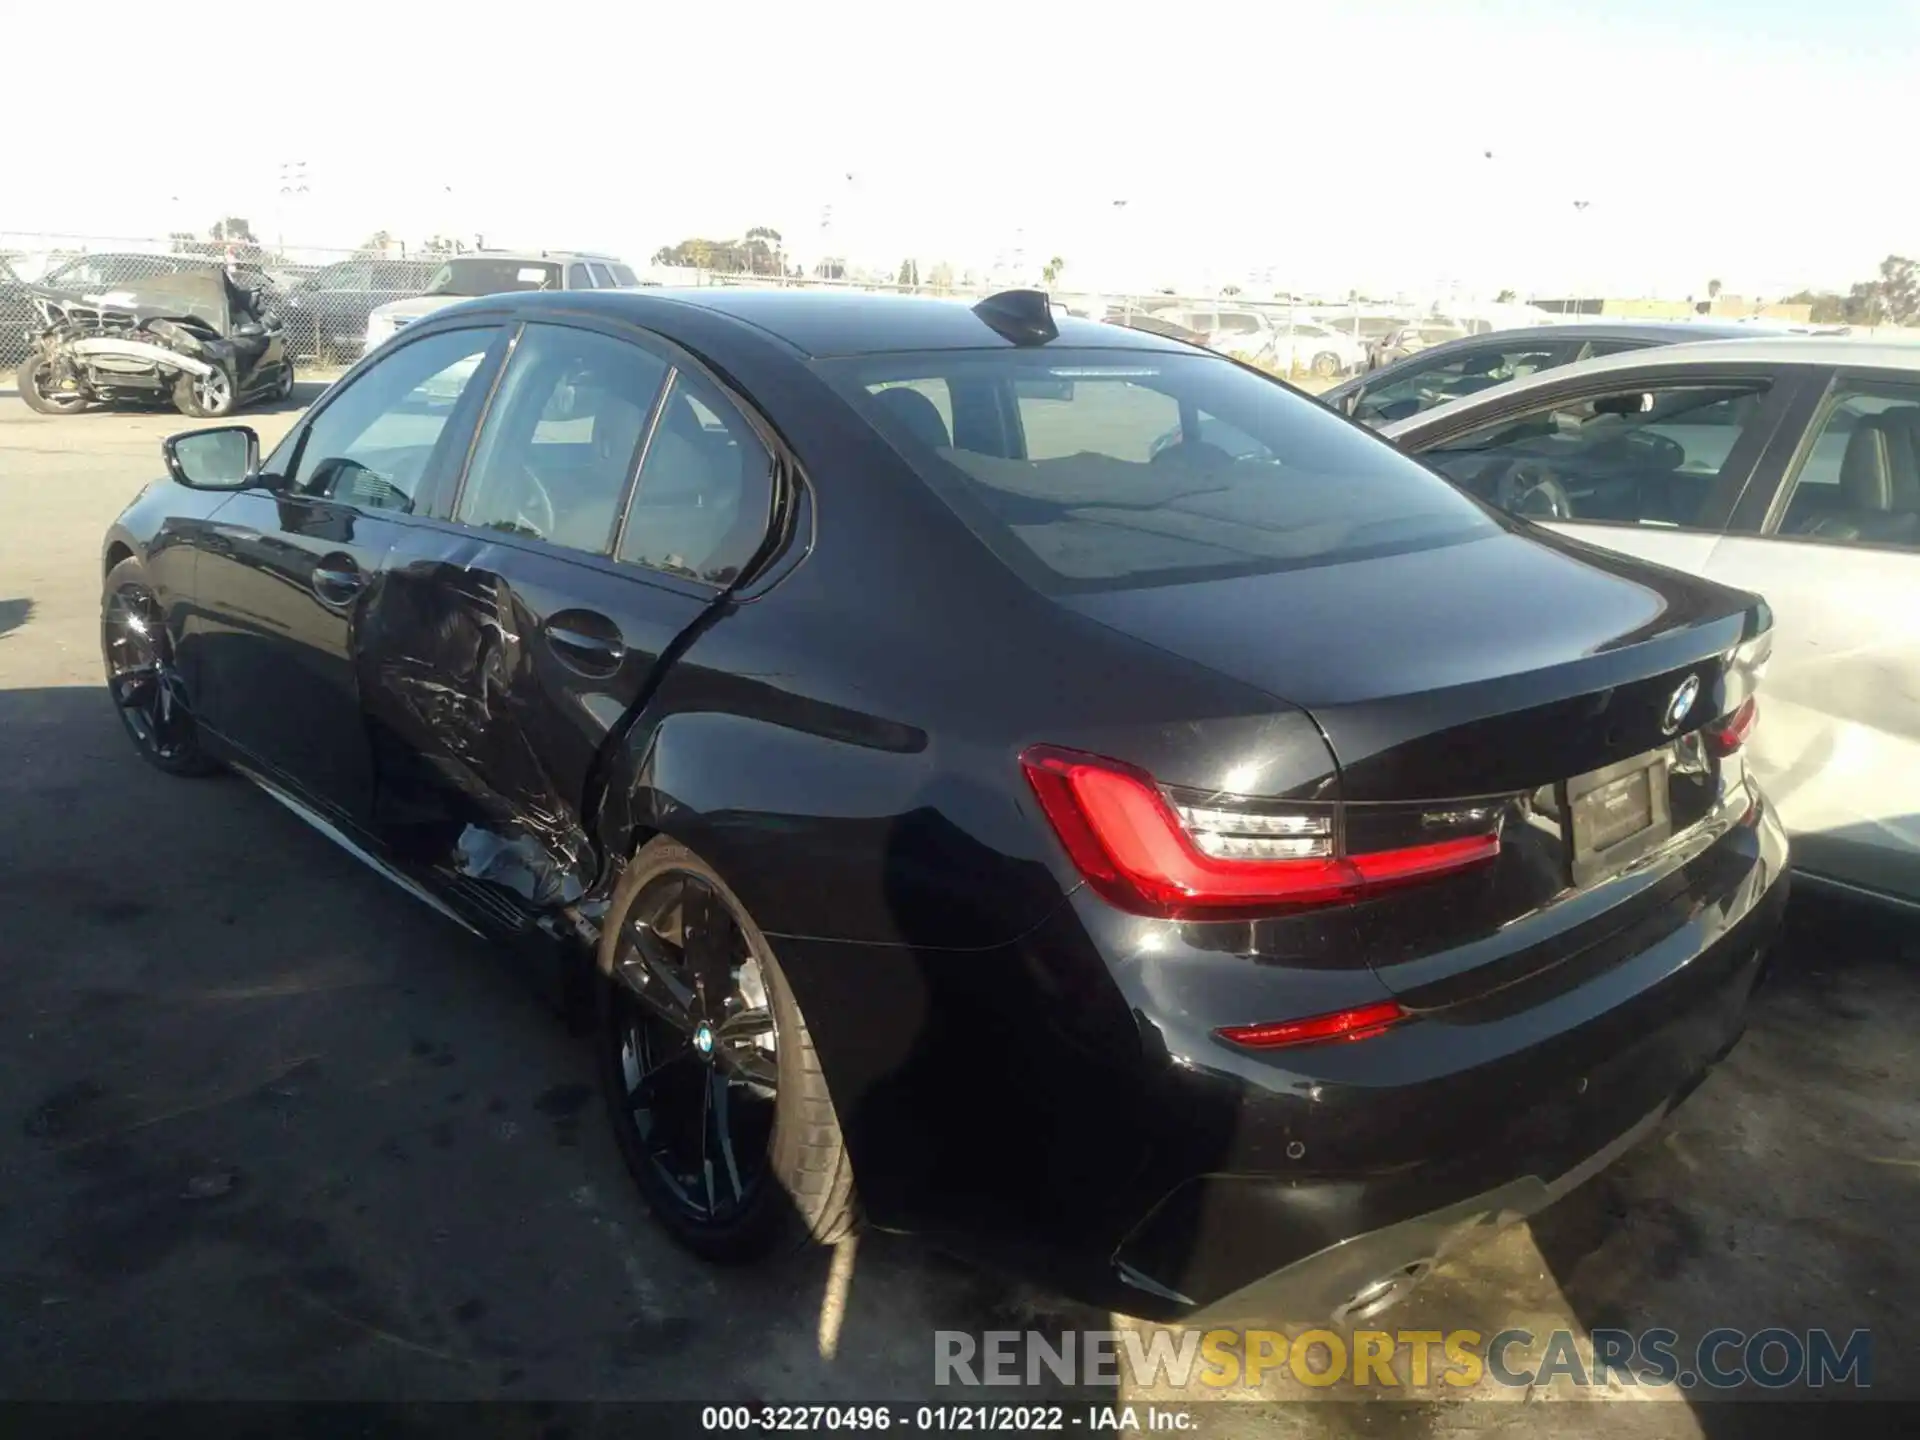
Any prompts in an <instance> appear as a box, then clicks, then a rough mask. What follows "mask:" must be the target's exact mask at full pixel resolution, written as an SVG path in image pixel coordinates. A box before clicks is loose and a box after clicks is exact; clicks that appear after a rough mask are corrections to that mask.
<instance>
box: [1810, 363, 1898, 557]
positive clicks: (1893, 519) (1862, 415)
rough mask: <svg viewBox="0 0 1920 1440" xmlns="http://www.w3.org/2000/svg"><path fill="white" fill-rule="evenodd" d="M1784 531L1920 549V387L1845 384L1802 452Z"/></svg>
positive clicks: (1846, 542)
mask: <svg viewBox="0 0 1920 1440" xmlns="http://www.w3.org/2000/svg"><path fill="white" fill-rule="evenodd" d="M1779 533H1780V534H1782V535H1794V536H1800V537H1802V538H1805V539H1810V540H1826V541H1830V542H1833V543H1838V544H1844V545H1897V546H1901V547H1903V548H1907V549H1920V387H1916V386H1912V385H1902V384H1898V383H1888V382H1886V381H1878V380H1870V379H1861V380H1843V381H1841V382H1840V384H1839V385H1838V386H1837V387H1836V388H1835V391H1834V393H1833V395H1832V396H1831V397H1830V398H1829V399H1828V401H1827V407H1826V410H1825V413H1824V414H1822V416H1821V418H1820V420H1819V422H1818V423H1817V424H1816V425H1815V427H1814V430H1813V436H1812V438H1811V439H1810V440H1809V441H1808V442H1807V443H1806V444H1805V445H1804V446H1803V447H1802V449H1801V454H1800V461H1799V466H1798V468H1797V470H1796V471H1795V473H1794V475H1793V478H1792V479H1791V480H1790V481H1789V483H1788V490H1787V503H1786V508H1785V510H1784V512H1783V513H1782V515H1781V519H1780V524H1779Z"/></svg>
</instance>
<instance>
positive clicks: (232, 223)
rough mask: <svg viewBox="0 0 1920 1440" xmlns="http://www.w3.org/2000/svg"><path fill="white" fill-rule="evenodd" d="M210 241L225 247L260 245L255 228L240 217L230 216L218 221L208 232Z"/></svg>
mask: <svg viewBox="0 0 1920 1440" xmlns="http://www.w3.org/2000/svg"><path fill="white" fill-rule="evenodd" d="M207 238H208V239H209V240H214V241H218V242H219V243H221V244H225V245H236V244H237V245H258V244H259V243H260V241H259V238H258V237H257V236H256V235H255V234H254V233H253V226H251V225H250V224H248V223H247V222H246V221H245V220H242V219H241V218H240V217H239V216H238V215H229V216H227V217H226V218H225V219H223V220H216V221H214V222H213V224H212V225H211V226H210V227H209V228H208V230H207Z"/></svg>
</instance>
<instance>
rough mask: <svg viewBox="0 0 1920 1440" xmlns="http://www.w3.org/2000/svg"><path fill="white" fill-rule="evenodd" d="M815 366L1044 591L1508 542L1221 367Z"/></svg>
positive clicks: (1133, 362)
mask: <svg viewBox="0 0 1920 1440" xmlns="http://www.w3.org/2000/svg"><path fill="white" fill-rule="evenodd" d="M818 363H819V367H820V369H821V371H822V373H823V374H825V375H826V376H827V378H828V379H829V381H830V382H831V383H832V384H833V385H835V387H836V388H838V389H839V391H840V392H841V393H842V394H843V395H845V396H846V397H847V398H848V399H849V400H850V401H852V402H853V404H854V405H855V406H856V407H857V408H858V409H860V410H861V411H862V413H864V414H865V415H866V416H867V417H868V419H869V420H870V421H871V422H872V423H873V424H874V426H875V427H876V428H877V429H879V430H880V432H881V433H882V434H884V435H885V436H886V437H887V439H888V440H889V441H890V442H891V443H892V444H893V446H894V448H895V449H897V450H898V451H899V452H900V454H901V455H903V456H904V457H905V458H906V459H907V460H908V461H909V463H911V464H912V465H913V466H914V468H915V469H916V470H917V471H919V473H920V474H921V475H922V476H924V477H925V478H926V480H927V481H928V483H929V484H931V485H932V486H933V488H934V489H935V490H936V491H938V492H939V493H940V495H941V496H942V497H943V498H944V499H945V500H946V501H947V503H948V504H950V505H951V506H953V508H954V509H955V510H956V511H957V512H958V513H959V514H960V516H961V518H962V519H964V520H965V521H966V522H967V523H968V524H969V525H970V526H971V527H972V528H973V530H974V531H975V533H976V534H978V535H979V536H980V537H981V538H982V539H983V540H984V541H985V542H986V543H987V544H988V545H989V546H990V547H992V549H993V550H994V551H995V552H996V553H997V554H999V555H1000V557H1001V558H1002V559H1003V560H1005V561H1006V562H1007V563H1008V564H1010V565H1012V566H1013V567H1014V568H1015V569H1016V570H1018V571H1020V572H1021V573H1022V574H1023V575H1025V576H1027V577H1028V579H1029V580H1031V581H1032V582H1034V583H1035V584H1037V585H1039V586H1040V587H1041V588H1042V589H1051V590H1090V589H1116V588H1129V587H1133V586H1140V585H1152V584H1165V583H1171V582H1177V581H1186V580H1196V579H1209V578H1214V577H1219V576H1226V575H1236V574H1251V573H1256V572H1259V571H1263V570H1281V569H1294V568H1298V567H1302V566H1308V565H1322V564H1327V563H1330V562H1334V561H1340V560H1351V559H1360V558H1363V557H1367V556H1372V555H1384V554H1392V553H1396V552H1401V551H1407V550H1422V549H1428V548H1431V547H1434V546H1438V545H1448V544H1455V543H1458V542H1461V541H1465V540H1471V539H1475V538H1478V537H1479V536H1482V535H1485V534H1488V533H1491V532H1492V531H1493V530H1494V529H1495V528H1497V527H1496V525H1495V522H1494V521H1493V520H1492V519H1490V518H1489V516H1488V515H1487V513H1486V512H1485V511H1484V510H1482V509H1481V508H1480V507H1479V506H1478V505H1477V504H1476V503H1475V502H1474V501H1472V500H1470V499H1468V498H1467V497H1466V496H1465V495H1463V494H1461V493H1460V492H1459V491H1457V490H1455V489H1454V488H1453V487H1452V486H1451V485H1449V484H1448V483H1447V482H1446V481H1444V480H1442V479H1440V478H1439V477H1438V476H1436V475H1435V474H1433V473H1432V472H1431V471H1429V470H1427V469H1425V468H1423V467H1422V466H1421V465H1419V464H1417V463H1415V462H1414V461H1412V460H1409V459H1408V458H1407V457H1406V456H1404V455H1402V454H1401V453H1400V452H1399V451H1397V450H1395V449H1394V448H1393V447H1392V446H1391V445H1389V444H1387V443H1386V442H1385V441H1382V440H1378V439H1375V438H1374V437H1373V436H1371V435H1369V434H1368V433H1366V432H1365V431H1363V430H1361V429H1359V428H1358V427H1356V426H1354V425H1352V424H1350V423H1349V422H1348V421H1346V420H1344V419H1342V418H1341V417H1340V416H1338V415H1336V414H1334V413H1333V412H1332V411H1331V410H1328V409H1326V408H1325V407H1324V406H1321V405H1319V404H1316V403H1315V402H1314V401H1312V400H1309V399H1307V398H1305V397H1304V396H1301V395H1297V394H1295V393H1294V392H1293V391H1291V390H1288V389H1286V388H1285V387H1283V386H1281V385H1279V384H1277V383H1276V382H1274V381H1271V380H1268V379H1266V378H1265V377H1263V376H1261V375H1258V374H1255V373H1252V372H1250V371H1248V370H1245V369H1243V368H1242V367H1240V366H1238V365H1234V364H1232V363H1231V362H1229V361H1226V360H1223V359H1220V358H1218V357H1215V356H1208V355H1200V354H1193V355H1180V354H1157V353H1147V354H1141V355H1134V354H1131V353H1127V352H1120V351H1114V350H1082V351H1040V350H997V351H974V350H948V351H939V352H934V353H930V354H890V355H869V356H857V357H853V358H850V359H840V360H831V361H821V362H818Z"/></svg>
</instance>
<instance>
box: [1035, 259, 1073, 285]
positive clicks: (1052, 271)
mask: <svg viewBox="0 0 1920 1440" xmlns="http://www.w3.org/2000/svg"><path fill="white" fill-rule="evenodd" d="M1066 268H1067V262H1066V261H1064V260H1062V259H1061V258H1060V257H1059V256H1058V255H1056V256H1054V257H1053V258H1052V259H1051V260H1049V261H1047V263H1046V264H1044V265H1042V266H1041V267H1040V278H1041V279H1042V280H1043V281H1045V282H1046V283H1047V284H1049V285H1051V284H1053V283H1054V282H1055V281H1056V280H1058V279H1059V278H1060V272H1061V271H1063V270H1065V269H1066Z"/></svg>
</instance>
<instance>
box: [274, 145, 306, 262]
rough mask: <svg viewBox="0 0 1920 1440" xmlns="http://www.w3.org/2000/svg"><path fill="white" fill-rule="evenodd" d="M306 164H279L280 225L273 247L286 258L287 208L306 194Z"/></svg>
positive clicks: (297, 161) (303, 162)
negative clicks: (297, 198) (295, 199)
mask: <svg viewBox="0 0 1920 1440" xmlns="http://www.w3.org/2000/svg"><path fill="white" fill-rule="evenodd" d="M307 189H308V186H307V162H306V161H304V160H282V161H281V162H280V223H279V224H278V225H277V226H276V227H275V229H276V230H277V231H278V233H277V234H276V235H275V236H274V246H275V248H276V249H278V250H279V251H280V252H281V258H282V259H284V258H285V257H286V249H287V206H288V204H289V203H290V201H291V200H292V197H293V196H295V195H305V194H306V193H307Z"/></svg>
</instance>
